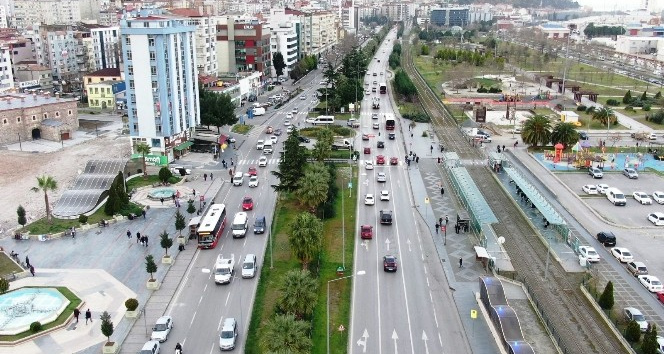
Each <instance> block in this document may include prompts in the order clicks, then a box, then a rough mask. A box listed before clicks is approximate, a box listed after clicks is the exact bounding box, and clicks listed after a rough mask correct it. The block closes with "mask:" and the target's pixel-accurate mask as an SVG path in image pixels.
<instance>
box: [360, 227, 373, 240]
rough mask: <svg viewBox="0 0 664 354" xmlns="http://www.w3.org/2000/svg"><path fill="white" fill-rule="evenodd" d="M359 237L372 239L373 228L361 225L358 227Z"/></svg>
mask: <svg viewBox="0 0 664 354" xmlns="http://www.w3.org/2000/svg"><path fill="white" fill-rule="evenodd" d="M360 236H361V237H362V239H372V238H373V226H371V225H362V226H360Z"/></svg>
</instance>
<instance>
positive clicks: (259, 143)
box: [256, 139, 265, 150]
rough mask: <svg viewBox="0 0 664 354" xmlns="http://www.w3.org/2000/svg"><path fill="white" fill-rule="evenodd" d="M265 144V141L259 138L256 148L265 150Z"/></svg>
mask: <svg viewBox="0 0 664 354" xmlns="http://www.w3.org/2000/svg"><path fill="white" fill-rule="evenodd" d="M263 145H265V141H264V140H262V139H261V140H258V141H257V142H256V150H263Z"/></svg>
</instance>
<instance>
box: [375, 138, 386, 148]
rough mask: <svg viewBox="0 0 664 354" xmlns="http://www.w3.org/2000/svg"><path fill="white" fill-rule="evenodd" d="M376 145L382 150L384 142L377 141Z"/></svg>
mask: <svg viewBox="0 0 664 354" xmlns="http://www.w3.org/2000/svg"><path fill="white" fill-rule="evenodd" d="M376 145H377V146H378V148H384V147H385V142H384V141H380V140H379V141H378V142H377V143H376Z"/></svg>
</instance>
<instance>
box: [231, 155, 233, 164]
mask: <svg viewBox="0 0 664 354" xmlns="http://www.w3.org/2000/svg"><path fill="white" fill-rule="evenodd" d="M231 166H233V158H232V157H231Z"/></svg>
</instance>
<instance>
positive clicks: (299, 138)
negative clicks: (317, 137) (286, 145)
mask: <svg viewBox="0 0 664 354" xmlns="http://www.w3.org/2000/svg"><path fill="white" fill-rule="evenodd" d="M297 140H299V141H300V142H301V143H309V142H310V141H311V140H309V138H307V137H306V136H302V135H298V136H297Z"/></svg>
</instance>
